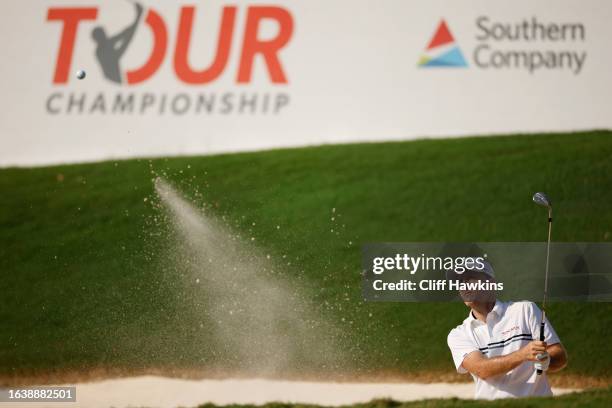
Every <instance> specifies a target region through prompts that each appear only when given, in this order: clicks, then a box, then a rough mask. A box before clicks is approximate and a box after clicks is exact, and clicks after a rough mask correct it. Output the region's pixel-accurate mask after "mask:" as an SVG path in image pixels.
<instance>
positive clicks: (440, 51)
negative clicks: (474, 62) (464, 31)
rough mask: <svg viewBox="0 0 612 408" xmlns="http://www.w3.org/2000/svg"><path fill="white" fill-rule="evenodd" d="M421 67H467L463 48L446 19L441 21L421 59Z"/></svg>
mask: <svg viewBox="0 0 612 408" xmlns="http://www.w3.org/2000/svg"><path fill="white" fill-rule="evenodd" d="M419 66H420V67H467V63H466V62H465V58H463V53H462V52H461V49H460V48H459V46H458V45H457V44H456V42H455V38H454V37H453V35H452V34H451V32H450V30H449V29H448V26H447V25H446V21H444V20H442V21H440V24H439V25H438V29H437V30H436V32H435V33H434V35H433V37H432V38H431V41H429V45H427V48H426V49H425V54H424V55H422V56H421V59H420V60H419Z"/></svg>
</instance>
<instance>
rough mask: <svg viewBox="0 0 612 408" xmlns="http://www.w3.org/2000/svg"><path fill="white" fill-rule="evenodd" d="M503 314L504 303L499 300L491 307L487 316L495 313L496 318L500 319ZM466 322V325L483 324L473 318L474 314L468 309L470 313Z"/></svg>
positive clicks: (504, 309)
mask: <svg viewBox="0 0 612 408" xmlns="http://www.w3.org/2000/svg"><path fill="white" fill-rule="evenodd" d="M505 312H506V303H504V302H502V301H501V300H499V299H496V300H495V305H494V306H493V309H491V311H490V312H489V314H491V313H495V314H496V315H497V318H500V317H502V316H503V315H504V313H505ZM467 322H468V324H471V323H481V324H484V323H483V322H481V321H480V320H478V319H477V318H475V317H474V312H472V310H471V309H470V313H469V314H468V318H467Z"/></svg>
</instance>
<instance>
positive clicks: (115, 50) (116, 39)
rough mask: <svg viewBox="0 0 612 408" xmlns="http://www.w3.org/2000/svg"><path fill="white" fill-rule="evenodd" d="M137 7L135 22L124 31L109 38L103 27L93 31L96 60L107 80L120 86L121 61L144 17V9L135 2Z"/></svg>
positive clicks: (121, 80) (121, 79)
mask: <svg viewBox="0 0 612 408" xmlns="http://www.w3.org/2000/svg"><path fill="white" fill-rule="evenodd" d="M133 4H134V6H135V7H136V18H135V19H134V22H133V23H132V24H130V25H129V26H128V27H126V28H125V29H123V30H122V31H121V32H119V33H118V34H115V35H114V36H112V37H109V36H108V35H107V33H106V31H105V30H104V28H103V27H101V26H98V27H96V28H94V29H93V31H92V33H91V36H92V37H93V39H94V40H95V42H96V44H97V45H96V58H97V59H98V62H99V63H100V66H101V67H102V71H103V72H104V76H105V77H106V79H108V80H110V81H113V82H116V83H118V84H120V83H122V82H123V78H122V74H121V68H120V67H119V60H120V59H121V57H122V56H123V54H124V53H125V51H126V50H127V47H128V45H130V42H131V41H132V38H133V37H134V34H135V33H136V28H138V23H139V22H140V17H141V16H142V12H143V7H142V6H141V5H140V4H138V3H136V2H134V3H133Z"/></svg>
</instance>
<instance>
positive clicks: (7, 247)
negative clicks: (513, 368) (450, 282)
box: [0, 131, 612, 378]
mask: <svg viewBox="0 0 612 408" xmlns="http://www.w3.org/2000/svg"><path fill="white" fill-rule="evenodd" d="M611 136H612V133H610V132H606V131H598V132H587V133H574V134H550V135H537V136H533V137H532V136H509V137H492V138H466V139H454V140H423V141H414V142H405V143H381V144H356V145H344V146H324V147H316V148H306V149H293V150H274V151H267V152H258V153H247V154H235V155H219V156H212V157H185V158H172V159H154V160H144V159H142V160H127V161H117V162H114V161H110V162H103V163H94V164H82V165H66V166H55V167H45V168H32V169H15V168H12V169H3V170H0V293H1V294H2V296H0V374H2V375H4V376H13V375H14V376H17V375H22V374H27V373H30V374H31V373H41V372H45V371H47V370H51V369H60V370H63V369H66V370H70V369H75V370H81V369H84V370H86V369H88V368H92V367H119V368H128V369H130V368H145V369H146V368H150V367H173V368H201V367H213V366H216V367H223V361H220V360H219V357H218V356H216V354H215V352H214V350H211V347H208V345H207V334H206V332H207V331H206V330H202V329H201V327H199V324H197V323H198V322H197V320H194V318H193V316H190V314H189V313H188V311H186V310H184V306H182V305H181V303H180V302H177V297H180V290H178V289H177V286H176V285H175V284H174V282H175V281H176V280H177V277H176V276H174V275H173V271H172V268H171V267H169V263H168V261H167V259H164V256H165V255H164V253H165V252H164V250H163V249H164V248H166V245H167V243H166V242H165V241H166V240H167V237H166V235H165V234H164V233H163V231H164V226H163V225H160V222H159V219H158V217H159V216H160V210H159V209H158V208H156V207H155V206H154V205H151V203H152V202H155V200H154V193H153V184H152V179H153V178H154V177H155V176H156V175H164V176H165V177H166V178H167V179H168V180H170V181H171V182H172V183H173V184H175V185H176V186H178V187H179V188H180V189H181V191H182V192H184V194H185V195H187V196H189V197H191V199H192V200H193V201H194V202H195V203H196V204H197V205H199V206H202V207H205V208H206V209H207V210H208V211H209V212H211V213H213V214H216V215H217V216H219V217H225V219H226V222H227V223H229V224H230V225H231V226H232V227H233V228H235V229H237V230H239V231H243V232H244V233H245V234H247V233H248V234H249V236H252V237H253V238H255V243H256V244H257V246H259V247H261V248H263V250H264V251H266V252H267V253H270V254H272V256H274V257H275V258H277V259H281V260H283V262H285V261H287V264H288V263H289V261H290V262H291V265H287V267H286V270H285V273H286V274H287V275H289V276H291V274H300V275H303V276H304V277H305V280H306V281H308V282H309V283H310V285H311V286H312V287H313V288H315V289H316V290H315V295H314V296H315V299H314V300H315V301H316V302H317V303H318V304H320V305H325V306H322V307H321V313H323V314H326V316H328V317H329V318H331V319H333V320H334V321H335V322H336V323H337V324H338V325H339V326H341V327H342V329H344V332H346V333H347V339H345V340H346V344H347V349H348V351H349V352H350V353H349V354H351V355H353V356H354V358H353V361H351V370H352V371H351V372H354V373H358V372H365V373H367V372H369V371H375V372H389V373H407V374H418V373H424V372H432V371H433V372H449V373H450V372H453V366H452V362H451V358H450V353H449V351H448V349H447V346H446V335H447V333H448V331H449V330H450V329H451V328H452V327H454V326H456V325H457V324H459V323H460V322H461V321H462V320H463V318H464V316H466V314H467V311H466V309H465V307H464V306H463V305H461V304H443V303H426V304H407V303H404V304H401V303H376V304H372V303H364V302H363V301H362V300H361V289H360V284H361V282H360V275H359V270H360V244H361V243H364V242H375V241H522V240H525V241H542V240H544V239H545V233H546V231H545V223H544V222H543V214H542V210H541V208H537V207H536V206H534V205H533V204H532V203H531V202H530V200H531V195H532V193H533V192H534V191H539V190H542V191H546V192H548V193H549V195H550V196H551V197H552V198H553V200H554V202H555V206H556V207H555V212H556V217H555V221H556V224H555V229H554V235H553V238H554V240H556V241H607V240H610V239H611V238H612V236H611V234H612V207H611V203H612V188H611V187H612V137H611ZM491 198H495V202H494V203H493V202H492V201H491ZM332 218H333V220H332ZM253 223H255V225H253ZM283 256H284V257H283ZM611 312H612V306H611V305H610V304H605V303H604V304H578V303H563V304H553V305H551V306H550V308H549V316H550V319H551V321H552V322H553V324H554V325H555V328H556V329H557V332H558V333H559V335H560V337H561V339H562V340H563V342H564V343H565V345H566V347H567V349H568V350H569V355H570V364H569V367H568V368H567V370H566V371H565V374H575V375H585V376H586V375H588V376H603V377H606V378H610V376H612V350H611V348H612V346H611V344H612V342H610V336H609V334H610V327H612V315H611ZM306 369H307V368H304V370H306ZM308 369H310V370H315V369H316V367H310V368H308ZM298 374H299V373H298Z"/></svg>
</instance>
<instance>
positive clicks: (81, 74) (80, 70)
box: [76, 69, 86, 79]
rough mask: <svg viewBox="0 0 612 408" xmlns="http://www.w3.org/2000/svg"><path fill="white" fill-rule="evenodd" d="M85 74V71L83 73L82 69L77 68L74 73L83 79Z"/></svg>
mask: <svg viewBox="0 0 612 408" xmlns="http://www.w3.org/2000/svg"><path fill="white" fill-rule="evenodd" d="M85 75H86V73H85V71H83V70H82V69H79V70H78V71H77V73H76V77H77V78H78V79H83V78H85Z"/></svg>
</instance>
